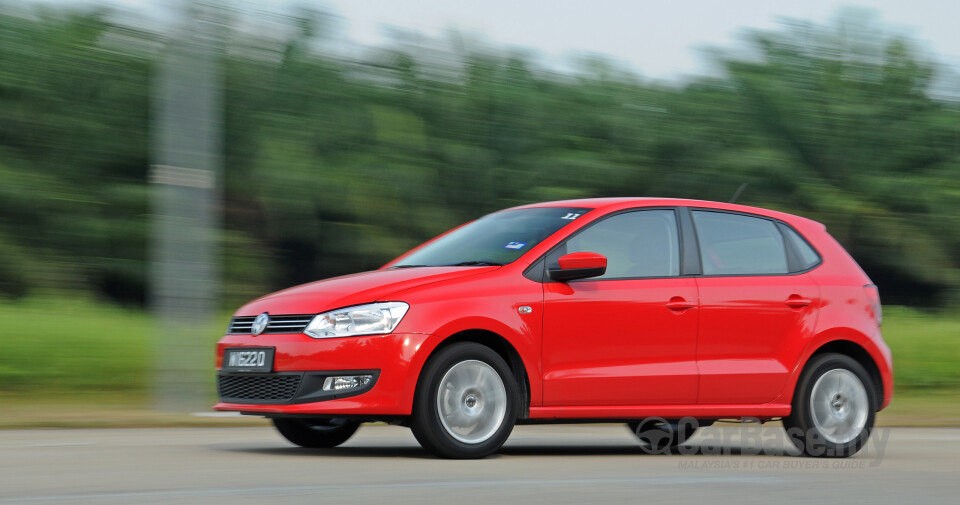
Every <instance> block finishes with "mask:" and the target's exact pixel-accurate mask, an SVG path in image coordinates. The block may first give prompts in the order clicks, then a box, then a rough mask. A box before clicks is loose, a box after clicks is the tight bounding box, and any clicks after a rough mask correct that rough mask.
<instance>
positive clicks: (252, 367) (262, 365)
mask: <svg viewBox="0 0 960 505" xmlns="http://www.w3.org/2000/svg"><path fill="white" fill-rule="evenodd" d="M220 369H221V370H223V371H224V372H270V371H273V347H235V348H230V349H224V350H223V364H222V365H221V367H220Z"/></svg>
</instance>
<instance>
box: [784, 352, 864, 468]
mask: <svg viewBox="0 0 960 505" xmlns="http://www.w3.org/2000/svg"><path fill="white" fill-rule="evenodd" d="M876 410H877V409H876V394H875V391H874V386H873V382H872V381H871V380H870V376H869V375H868V374H867V371H866V370H864V368H863V366H861V365H860V363H857V362H856V361H855V360H854V359H853V358H850V357H849V356H845V355H842V354H833V353H831V354H824V355H821V356H817V357H816V358H814V360H813V361H811V362H810V363H809V364H808V365H807V368H806V369H805V370H804V371H803V374H801V375H800V380H799V382H798V383H797V389H796V392H795V393H794V397H793V410H792V412H791V413H790V416H788V417H786V418H784V420H783V426H784V428H786V430H787V435H788V437H789V438H790V440H791V441H792V442H793V444H794V445H795V446H797V448H798V449H800V450H802V451H803V452H804V454H806V455H808V456H816V457H828V458H845V457H848V456H852V455H854V454H856V453H857V451H859V450H860V449H861V448H862V447H863V446H864V445H865V444H866V442H867V439H868V438H869V437H870V431H871V430H872V429H873V422H874V417H875V414H876Z"/></svg>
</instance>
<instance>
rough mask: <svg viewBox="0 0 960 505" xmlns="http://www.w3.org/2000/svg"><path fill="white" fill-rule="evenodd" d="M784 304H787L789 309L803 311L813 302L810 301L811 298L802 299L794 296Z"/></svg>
mask: <svg viewBox="0 0 960 505" xmlns="http://www.w3.org/2000/svg"><path fill="white" fill-rule="evenodd" d="M783 303H786V304H787V307H790V308H792V309H802V308H804V307H806V306H807V305H810V304H811V303H813V301H812V300H810V299H809V298H800V297H799V296H796V295H794V296H791V297H790V298H787V299H786V301H784V302H783Z"/></svg>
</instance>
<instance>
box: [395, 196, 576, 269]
mask: <svg viewBox="0 0 960 505" xmlns="http://www.w3.org/2000/svg"><path fill="white" fill-rule="evenodd" d="M590 210H591V209H585V208H580V207H537V208H530V209H514V210H504V211H500V212H495V213H493V214H489V215H486V216H484V217H482V218H480V219H477V220H476V221H473V222H472V223H468V224H466V225H464V226H462V227H460V228H458V229H456V230H454V231H452V232H450V233H448V234H447V235H444V236H443V237H440V238H439V239H437V240H435V241H433V242H431V243H429V244H427V245H426V246H424V247H423V248H422V249H420V250H418V251H415V252H413V253H412V254H410V255H409V256H407V257H405V258H403V260H402V261H401V262H400V263H399V264H397V265H394V266H393V268H403V267H421V266H430V267H433V266H459V265H464V266H468V265H505V264H507V263H510V262H512V261H514V260H516V259H517V258H519V257H520V256H522V255H523V254H524V253H525V252H527V251H529V250H530V249H533V247H534V246H535V245H537V244H539V243H540V242H542V241H543V240H544V239H546V238H547V237H549V236H550V235H553V234H554V233H556V232H557V231H558V230H559V229H560V228H563V227H564V226H566V225H568V224H570V223H573V222H574V221H576V220H577V219H580V218H581V216H583V215H584V214H586V213H587V212H589V211H590Z"/></svg>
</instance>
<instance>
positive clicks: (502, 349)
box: [417, 329, 530, 419]
mask: <svg viewBox="0 0 960 505" xmlns="http://www.w3.org/2000/svg"><path fill="white" fill-rule="evenodd" d="M461 342H473V343H476V344H480V345H483V346H485V347H489V348H490V349H492V350H493V351H494V352H496V353H497V354H498V355H500V357H501V358H503V360H504V361H506V362H507V366H509V367H510V371H511V372H512V373H513V378H514V380H515V381H516V382H517V387H518V389H519V393H520V406H519V407H520V408H519V409H518V411H517V418H518V419H527V418H528V417H529V415H530V377H529V375H528V373H527V367H526V366H525V365H524V364H523V359H522V358H521V357H520V353H519V352H518V351H517V349H516V348H515V347H514V346H513V344H511V343H510V341H509V340H507V339H506V338H504V337H503V336H501V335H499V334H498V333H496V332H493V331H490V330H485V329H469V330H461V331H458V332H457V333H454V334H452V335H450V336H449V337H447V338H445V339H443V341H441V342H440V343H439V344H437V346H436V347H434V348H433V349H432V350H431V351H430V354H429V355H428V356H427V357H426V359H425V360H424V366H423V367H421V369H420V374H419V376H418V377H417V384H420V381H422V380H424V377H423V370H424V369H425V368H426V366H425V365H426V363H427V362H429V361H430V359H431V358H433V357H434V356H435V355H436V354H437V353H438V352H440V351H441V350H443V349H445V348H447V347H450V346H451V345H454V344H458V343H461Z"/></svg>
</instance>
